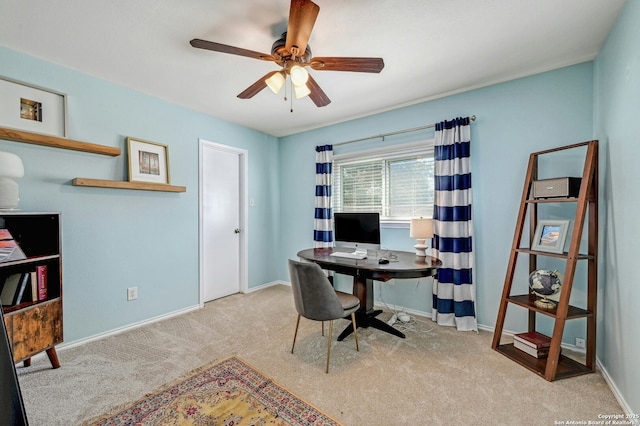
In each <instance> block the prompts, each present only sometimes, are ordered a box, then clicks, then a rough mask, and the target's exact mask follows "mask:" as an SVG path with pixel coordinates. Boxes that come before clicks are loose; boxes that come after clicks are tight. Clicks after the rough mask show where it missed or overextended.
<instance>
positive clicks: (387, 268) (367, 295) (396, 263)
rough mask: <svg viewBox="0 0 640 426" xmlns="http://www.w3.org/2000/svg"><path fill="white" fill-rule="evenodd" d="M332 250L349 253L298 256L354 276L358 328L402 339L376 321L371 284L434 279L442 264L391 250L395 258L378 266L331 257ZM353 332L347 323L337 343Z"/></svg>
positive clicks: (326, 250)
mask: <svg viewBox="0 0 640 426" xmlns="http://www.w3.org/2000/svg"><path fill="white" fill-rule="evenodd" d="M334 251H350V250H348V249H347V250H345V249H340V248H316V249H313V248H312V249H306V250H301V251H299V252H298V257H299V258H300V259H304V260H307V261H309V262H314V263H317V264H318V265H320V267H321V268H322V269H327V270H329V271H334V272H336V273H338V274H344V275H350V276H352V277H353V294H354V295H355V296H356V297H357V298H358V299H359V300H360V308H359V309H358V311H357V312H356V324H357V326H358V328H360V327H362V328H367V327H373V328H376V329H378V330H382V331H385V332H387V333H391V334H393V335H396V336H398V337H402V338H404V337H405V335H404V334H403V333H402V332H400V331H399V330H397V329H395V328H393V327H391V326H390V325H389V324H387V323H386V322H384V321H381V320H379V319H378V318H376V316H378V315H379V314H380V313H382V311H381V310H377V309H373V281H389V280H390V279H393V278H400V279H402V278H422V277H436V276H437V275H438V268H439V267H440V266H441V265H442V262H441V261H440V260H438V259H436V258H434V257H429V256H427V257H418V256H416V255H415V253H409V252H406V251H395V250H390V251H389V253H392V254H393V255H394V256H395V258H393V259H389V260H390V262H389V263H386V264H380V263H378V258H377V257H375V256H371V257H368V258H366V259H362V260H359V259H348V258H344V257H336V256H331V253H333V252H334ZM352 332H353V325H351V324H350V325H349V326H348V327H347V328H346V329H345V330H344V331H343V332H342V333H341V334H340V336H338V340H342V339H344V338H345V337H346V336H348V335H349V334H351V333H352Z"/></svg>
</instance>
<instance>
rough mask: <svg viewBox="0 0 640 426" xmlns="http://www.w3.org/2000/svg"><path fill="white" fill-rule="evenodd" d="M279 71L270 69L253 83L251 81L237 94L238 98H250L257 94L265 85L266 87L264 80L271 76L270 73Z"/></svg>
mask: <svg viewBox="0 0 640 426" xmlns="http://www.w3.org/2000/svg"><path fill="white" fill-rule="evenodd" d="M278 72H280V71H271V72H269V73H267V74H265V75H264V76H263V77H260V79H259V80H258V81H256V82H255V83H253V84H252V85H251V86H249V87H247V88H246V89H244V91H243V92H242V93H240V94H239V95H238V97H239V98H240V99H250V98H253V97H254V96H255V95H257V94H258V93H259V92H260V91H261V90H262V89H264V88H265V87H267V83H266V80H267V79H268V78H269V77H271V76H272V75H274V74H276V73H278Z"/></svg>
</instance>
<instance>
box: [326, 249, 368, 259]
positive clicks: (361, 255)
mask: <svg viewBox="0 0 640 426" xmlns="http://www.w3.org/2000/svg"><path fill="white" fill-rule="evenodd" d="M329 256H335V257H343V258H345V259H358V260H362V259H366V258H367V255H366V253H356V252H351V253H349V252H346V251H334V252H333V253H331V254H330V255H329Z"/></svg>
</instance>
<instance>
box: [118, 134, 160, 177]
mask: <svg viewBox="0 0 640 426" xmlns="http://www.w3.org/2000/svg"><path fill="white" fill-rule="evenodd" d="M127 152H128V153H129V182H152V183H164V184H167V185H169V183H170V180H169V147H168V146H167V145H162V144H159V143H155V142H149V141H144V140H141V139H136V138H127Z"/></svg>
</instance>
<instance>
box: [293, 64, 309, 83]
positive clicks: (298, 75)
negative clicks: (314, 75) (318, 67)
mask: <svg viewBox="0 0 640 426" xmlns="http://www.w3.org/2000/svg"><path fill="white" fill-rule="evenodd" d="M289 75H291V82H293V84H294V85H296V86H302V85H303V84H307V80H309V73H308V72H307V70H305V69H304V67H301V66H299V65H294V66H292V67H291V70H290V71H289Z"/></svg>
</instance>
